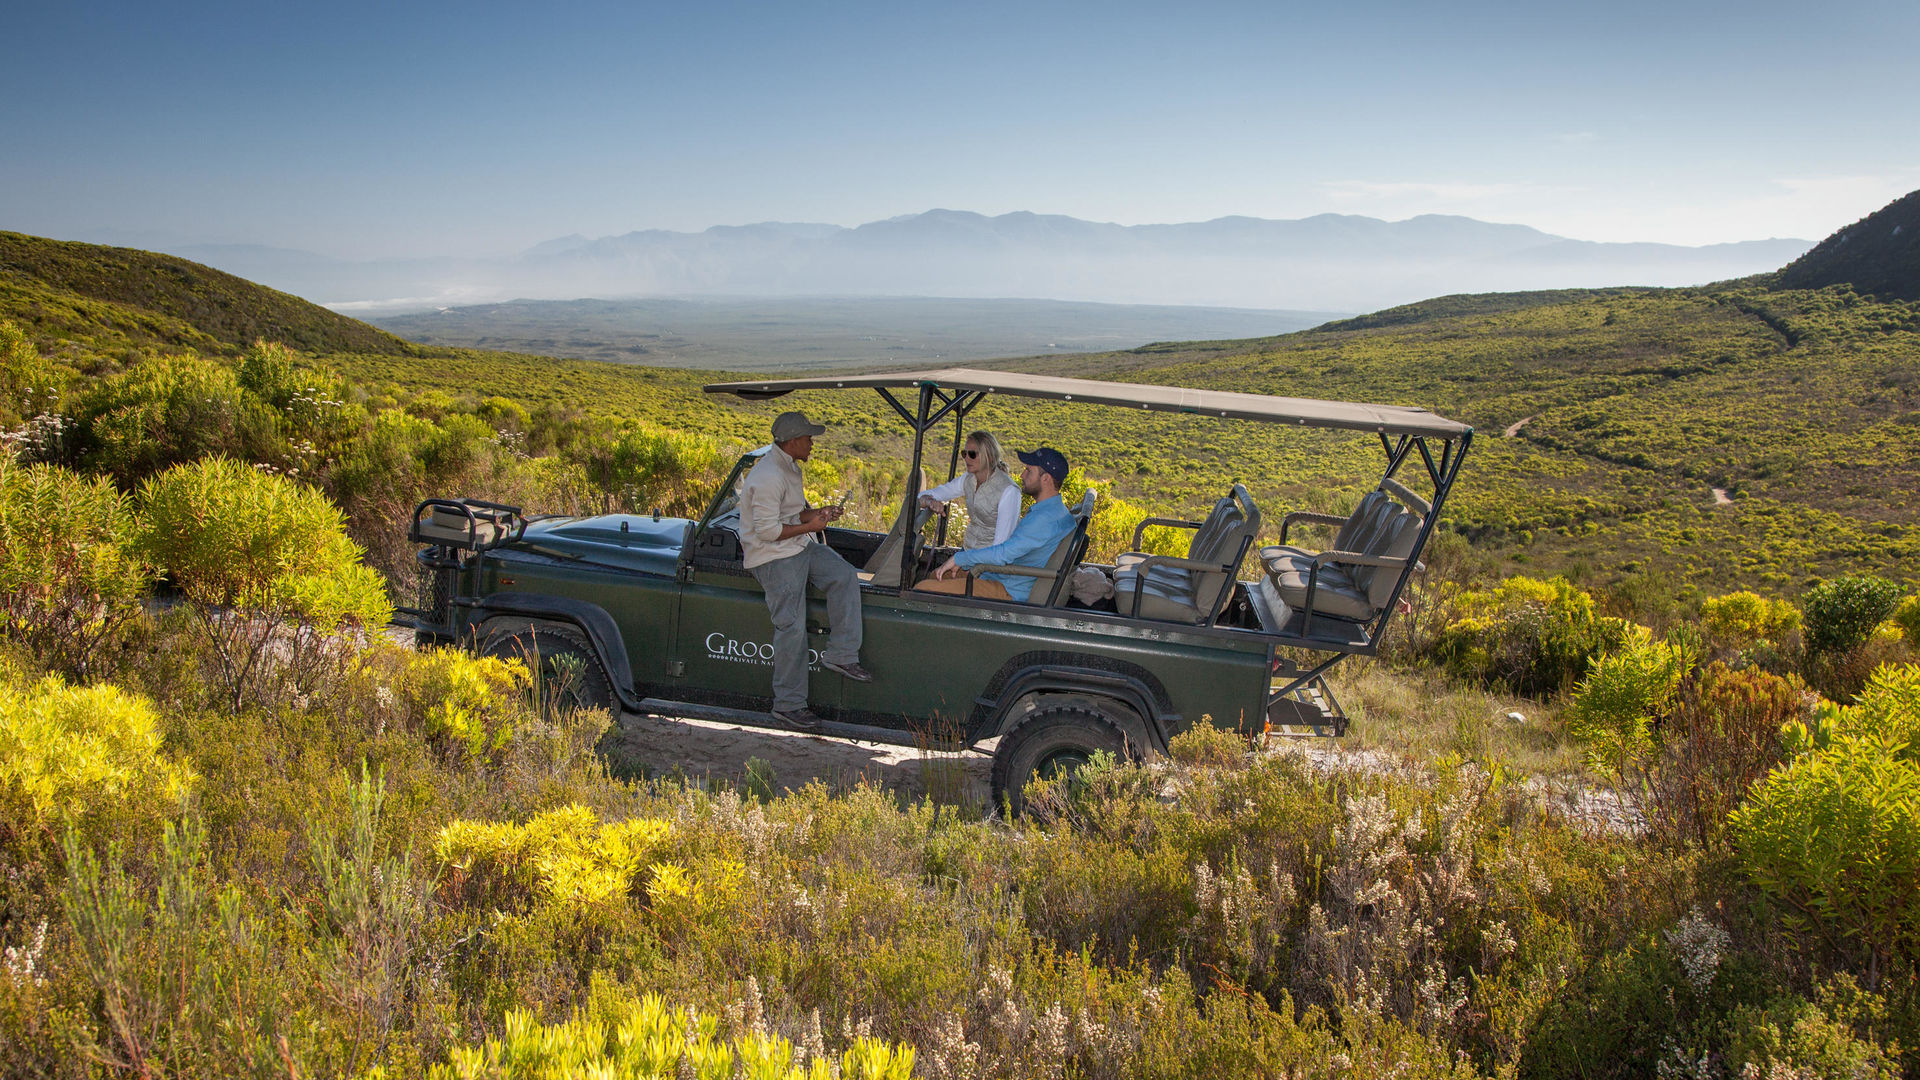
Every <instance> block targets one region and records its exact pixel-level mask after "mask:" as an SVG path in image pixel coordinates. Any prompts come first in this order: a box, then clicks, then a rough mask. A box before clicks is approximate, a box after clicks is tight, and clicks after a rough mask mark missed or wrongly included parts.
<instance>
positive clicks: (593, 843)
mask: <svg viewBox="0 0 1920 1080" xmlns="http://www.w3.org/2000/svg"><path fill="white" fill-rule="evenodd" d="M671 832H672V830H671V828H670V827H669V826H668V825H667V823H666V822H664V821H660V820H656V819H652V818H634V819H631V820H628V821H616V822H611V823H608V824H604V825H603V824H601V823H600V819H599V818H598V817H597V816H596V815H595V814H594V812H593V811H592V810H590V809H588V808H587V807H585V806H581V805H579V804H578V803H575V804H573V805H570V806H563V807H561V808H559V809H557V810H549V811H547V812H546V813H544V814H539V815H537V816H535V817H534V818H533V819H532V820H530V821H528V822H527V823H526V824H525V825H513V824H510V823H506V822H493V821H466V820H460V821H454V822H452V823H451V824H449V825H447V826H446V827H445V828H443V829H441V830H440V834H439V836H438V837H437V838H436V839H435V840H434V844H433V853H434V855H435V857H437V858H438V859H439V860H440V862H441V863H442V864H444V865H445V866H446V867H447V868H448V869H449V870H451V871H452V872H453V873H452V876H451V877H450V878H449V884H450V885H451V887H452V888H453V890H454V891H455V892H457V893H458V892H464V893H466V894H468V895H471V896H475V897H480V898H485V899H489V900H492V901H493V902H495V903H506V904H510V905H515V904H522V905H523V904H526V903H529V902H539V903H552V904H567V905H584V904H602V903H607V902H610V901H616V900H621V899H623V898H625V897H626V896H627V895H628V894H629V893H630V892H631V891H632V890H633V888H634V886H635V885H636V884H637V883H638V881H639V880H640V877H641V874H642V873H643V872H644V873H650V874H651V875H652V877H653V879H654V881H653V886H651V887H650V890H649V891H650V892H652V891H653V890H654V889H666V890H668V891H669V892H672V891H685V892H687V893H688V894H689V895H691V892H692V885H691V883H690V882H688V881H687V880H686V873H685V871H684V870H682V869H680V868H679V867H677V866H666V865H652V866H650V865H649V859H650V857H651V856H652V855H653V854H654V853H655V852H656V851H657V850H658V849H659V848H660V846H661V845H662V844H663V843H664V842H665V841H666V839H667V837H668V835H669V834H670V833H671Z"/></svg>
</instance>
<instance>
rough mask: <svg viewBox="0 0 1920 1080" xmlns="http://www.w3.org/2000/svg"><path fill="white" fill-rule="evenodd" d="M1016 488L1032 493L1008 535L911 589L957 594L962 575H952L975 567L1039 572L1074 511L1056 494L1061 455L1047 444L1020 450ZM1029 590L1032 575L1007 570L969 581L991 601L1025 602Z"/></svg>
mask: <svg viewBox="0 0 1920 1080" xmlns="http://www.w3.org/2000/svg"><path fill="white" fill-rule="evenodd" d="M1020 464H1021V465H1023V466H1025V468H1024V469H1022V470H1021V473H1020V490H1021V492H1022V493H1024V494H1027V495H1031V496H1033V500H1034V502H1033V509H1031V510H1028V511H1027V516H1026V517H1023V518H1021V519H1020V524H1018V525H1015V526H1014V527H1013V535H1012V536H1009V537H1008V538H1007V539H1006V540H1005V541H1003V542H1001V543H998V544H994V545H992V546H991V547H982V548H973V549H971V550H967V551H962V552H960V553H959V554H957V555H955V556H954V557H953V558H951V559H948V560H947V561H946V562H944V563H941V564H940V568H939V569H938V570H935V571H934V572H933V576H932V577H930V578H928V579H927V580H925V581H922V582H921V583H920V584H918V585H915V586H914V588H916V589H919V590H922V591H923V592H937V593H954V594H959V593H961V592H963V591H964V590H965V589H966V585H967V582H966V579H965V578H964V577H959V578H956V577H954V575H955V574H957V573H961V572H962V571H966V570H971V569H972V568H974V567H976V566H981V565H986V566H1031V567H1033V568H1034V569H1036V570H1038V569H1040V568H1042V567H1044V566H1046V565H1047V560H1048V559H1049V558H1052V557H1053V549H1054V548H1056V547H1059V546H1060V541H1062V540H1065V539H1066V538H1067V534H1069V533H1071V532H1073V530H1074V527H1075V522H1074V520H1073V512H1072V511H1070V510H1068V509H1067V507H1066V504H1065V503H1064V502H1063V501H1061V498H1060V485H1061V483H1063V482H1064V481H1065V480H1066V478H1067V459H1066V455H1064V454H1062V453H1061V452H1060V451H1058V450H1055V449H1054V448H1053V447H1051V446H1043V447H1041V448H1040V449H1038V450H1035V451H1034V452H1033V453H1031V454H1021V455H1020ZM1032 594H1033V579H1032V578H1030V577H1016V576H1014V575H1012V574H982V575H980V580H979V581H977V582H975V583H974V586H973V595H975V596H983V597H986V598H988V599H990V600H1017V601H1019V602H1020V603H1023V604H1024V603H1026V602H1027V600H1028V598H1029V597H1030V596H1031V595H1032Z"/></svg>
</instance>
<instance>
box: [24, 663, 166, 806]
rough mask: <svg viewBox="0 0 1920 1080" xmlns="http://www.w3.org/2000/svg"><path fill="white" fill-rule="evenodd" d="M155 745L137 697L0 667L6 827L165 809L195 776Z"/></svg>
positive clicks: (147, 708) (148, 713) (155, 727)
mask: <svg viewBox="0 0 1920 1080" xmlns="http://www.w3.org/2000/svg"><path fill="white" fill-rule="evenodd" d="M160 744H161V732H160V718H159V715H158V714H157V713H156V712H155V710H154V707H153V704H152V703H151V702H149V701H148V700H146V699H145V698H143V697H140V696H138V695H135V694H129V693H127V692H126V691H124V690H120V689H118V688H116V687H113V686H107V685H100V686H69V685H67V683H66V682H65V681H63V680H62V679H60V678H59V677H58V676H54V675H49V676H46V677H45V678H42V679H39V680H37V681H36V680H32V679H29V678H28V677H26V676H25V675H23V674H21V673H20V672H19V671H18V670H16V669H14V668H11V667H0V804H4V806H5V808H6V815H5V816H6V818H7V820H9V821H12V822H18V823H25V824H28V825H30V826H31V827H34V828H39V829H46V828H49V827H51V826H52V825H54V824H55V823H57V822H60V821H62V820H74V821H79V820H83V819H86V818H89V817H93V816H99V815H113V814H116V813H123V812H132V813H134V814H136V815H151V814H158V813H160V812H162V811H164V810H165V809H166V807H167V806H168V805H169V804H172V803H174V802H177V801H178V800H179V799H180V797H181V796H183V795H185V794H186V793H187V792H188V791H190V790H191V789H192V788H193V785H194V781H195V777H194V773H193V770H192V769H191V768H189V767H188V766H187V765H185V764H182V763H180V762H178V761H176V760H174V759H173V758H172V757H170V756H169V755H167V754H165V753H163V752H162V751H161V749H160Z"/></svg>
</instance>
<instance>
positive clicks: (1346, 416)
mask: <svg viewBox="0 0 1920 1080" xmlns="http://www.w3.org/2000/svg"><path fill="white" fill-rule="evenodd" d="M925 386H933V387H935V388H937V389H940V390H947V391H958V392H963V393H975V392H977V393H984V394H1008V395H1011V396H1014V397H1030V398H1044V399H1048V400H1053V401H1084V402H1090V403H1092V404H1096V405H1113V406H1118V407H1121V408H1133V409H1145V410H1148V411H1152V412H1181V413H1193V414H1196V415H1202V416H1219V417H1225V418H1228V419H1234V420H1260V421H1265V422H1267V423H1276V424H1297V425H1301V426H1305V427H1321V428H1341V429H1345V430H1349V431H1372V432H1378V433H1380V434H1382V435H1414V436H1430V437H1435V438H1441V439H1458V438H1460V437H1461V436H1463V435H1466V434H1468V433H1470V432H1472V430H1473V429H1472V428H1471V427H1469V426H1467V425H1466V424H1462V423H1459V422H1457V421H1453V420H1448V419H1447V418H1446V417H1444V416H1440V415H1438V414H1436V413H1433V412H1430V411H1428V410H1426V409H1420V408H1414V407H1411V406H1405V405H1366V404H1361V403H1358V402H1350V401H1321V400H1318V399H1316V398H1296V397H1274V396H1270V395H1267V394H1243V393H1239V392H1237V391H1232V390H1191V389H1187V388H1185V387H1179V386H1157V385H1154V384H1151V383H1127V382H1106V381H1103V380H1099V379H1070V378H1066V377H1064V376H1059V375H1029V374H1026V373H1023V372H1017V371H982V370H979V369H976V368H939V369H935V370H928V371H900V372H883V373H877V374H859V375H825V376H814V377H810V378H803V379H754V380H751V381H746V382H730V383H715V384H713V385H711V386H708V387H706V388H705V389H706V391H707V392H708V393H710V394H736V395H738V396H740V397H743V398H752V399H764V398H776V397H781V396H783V395H786V394H790V393H792V392H794V391H795V390H836V389H855V388H861V387H866V388H871V389H876V390H886V389H904V388H909V387H910V388H915V389H917V388H920V387H925Z"/></svg>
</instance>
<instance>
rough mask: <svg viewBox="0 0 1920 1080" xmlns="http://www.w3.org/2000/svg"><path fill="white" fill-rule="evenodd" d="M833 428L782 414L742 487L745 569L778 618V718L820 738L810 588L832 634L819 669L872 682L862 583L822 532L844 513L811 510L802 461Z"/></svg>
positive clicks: (833, 509) (775, 627) (775, 695)
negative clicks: (812, 689)
mask: <svg viewBox="0 0 1920 1080" xmlns="http://www.w3.org/2000/svg"><path fill="white" fill-rule="evenodd" d="M826 430H827V429H826V428H824V427H822V426H820V425H819V424H816V423H814V422H812V421H811V420H808V419H807V417H806V414H805V413H797V412H787V413H781V414H780V415H779V416H777V417H775V418H774V421H773V445H772V446H771V447H769V448H768V449H767V452H766V453H765V454H762V455H761V456H760V460H759V461H757V462H755V463H754V465H753V468H751V469H749V470H747V477H746V479H745V480H742V481H741V482H740V551H741V554H742V556H743V559H742V561H743V562H744V564H745V565H746V568H747V569H748V570H750V571H752V572H753V576H754V577H756V578H758V579H759V580H760V587H761V588H763V589H765V590H766V593H767V611H768V613H769V614H771V615H772V616H773V715H774V717H775V718H776V719H779V720H783V721H785V722H786V723H788V724H790V725H792V726H793V727H796V728H799V729H800V730H802V731H816V730H818V729H819V727H820V717H819V716H818V715H816V714H815V713H814V711H813V710H812V709H810V708H808V707H807V586H808V585H814V586H817V587H818V588H820V589H821V590H822V591H824V592H825V593H826V594H827V618H828V619H829V620H830V621H831V622H832V624H833V633H832V635H831V636H830V637H829V638H828V639H827V648H826V650H825V651H824V652H822V653H821V654H820V666H822V667H824V668H826V669H827V670H828V671H835V672H839V673H840V674H841V675H844V676H846V677H847V678H849V679H853V680H854V681H856V682H872V681H873V673H872V672H870V671H868V670H867V669H866V668H863V667H861V666H860V640H861V631H862V627H861V624H860V579H859V577H858V576H857V575H856V574H855V573H854V570H853V567H852V566H851V565H849V564H848V563H847V560H845V559H843V558H841V557H840V555H839V553H838V552H836V551H834V550H833V549H832V548H830V547H828V546H827V545H825V544H823V543H819V542H818V541H819V535H818V534H819V533H821V532H823V531H825V530H826V527H827V525H828V524H829V523H831V522H833V521H835V520H837V519H838V518H839V517H840V515H841V513H842V511H841V509H840V508H839V507H837V506H826V507H820V508H813V507H809V506H808V505H807V491H806V484H805V482H804V478H803V477H802V475H801V473H800V466H799V464H798V463H799V462H802V461H805V460H807V458H809V457H811V456H812V454H813V437H814V436H815V435H819V434H821V433H822V432H824V431H826Z"/></svg>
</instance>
